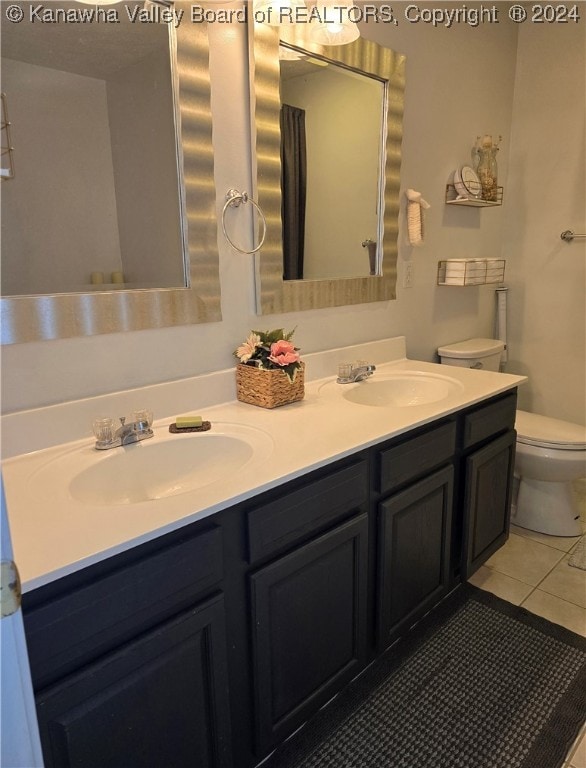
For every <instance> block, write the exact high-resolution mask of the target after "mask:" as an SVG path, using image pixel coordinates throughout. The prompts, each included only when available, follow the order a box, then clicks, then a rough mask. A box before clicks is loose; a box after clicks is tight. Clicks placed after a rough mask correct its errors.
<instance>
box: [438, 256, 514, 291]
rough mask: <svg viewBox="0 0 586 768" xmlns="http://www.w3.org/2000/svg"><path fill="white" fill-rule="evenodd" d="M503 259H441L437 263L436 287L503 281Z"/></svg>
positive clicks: (487, 283) (489, 283) (488, 283)
mask: <svg viewBox="0 0 586 768" xmlns="http://www.w3.org/2000/svg"><path fill="white" fill-rule="evenodd" d="M505 264H506V262H505V259H443V260H442V261H438V263H437V284H438V285H459V286H465V285H493V284H497V283H502V282H503V281H504V279H505Z"/></svg>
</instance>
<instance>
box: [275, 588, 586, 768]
mask: <svg viewBox="0 0 586 768" xmlns="http://www.w3.org/2000/svg"><path fill="white" fill-rule="evenodd" d="M585 717H586V640H585V639H584V638H581V637H579V636H578V635H575V634H574V633H572V632H569V631H568V630H566V629H564V628H563V627H560V626H558V625H556V624H552V623H550V622H548V621H546V620H545V619H542V618H541V617H539V616H535V615H533V614H530V613H529V612H528V611H526V610H525V609H523V608H518V607H517V606H513V605H511V604H510V603H507V602H505V601H504V600H500V599H499V598H497V597H494V596H493V595H490V594H488V593H487V592H483V591H482V590H479V589H477V588H475V587H472V586H471V585H463V586H460V587H459V588H458V589H457V590H456V591H455V593H452V595H450V596H449V597H448V598H447V599H446V600H444V601H443V602H442V603H441V604H440V606H438V607H437V608H436V609H434V610H433V611H432V612H431V613H430V614H428V615H427V616H426V617H425V618H424V619H423V621H421V622H420V623H419V624H418V625H417V626H416V627H415V628H414V629H413V630H411V632H410V633H409V634H408V635H406V636H405V637H404V638H402V639H401V640H400V641H398V642H397V643H396V644H395V645H393V646H392V647H391V648H390V649H389V650H388V651H387V652H386V653H385V655H384V656H383V657H382V659H380V660H377V661H376V662H375V663H374V664H373V665H371V667H369V668H368V669H367V670H366V671H365V672H364V673H363V675H361V677H359V678H358V679H357V680H355V681H354V682H353V683H352V684H351V686H350V687H349V689H347V690H346V691H344V692H342V693H341V694H340V695H339V696H338V697H337V698H336V699H334V701H333V702H331V703H330V704H329V705H328V706H327V707H326V708H324V709H323V710H321V711H320V712H319V713H317V715H316V716H315V717H314V718H313V719H312V721H310V722H309V723H308V724H307V725H306V726H305V727H304V728H303V729H302V730H301V731H299V732H298V733H297V734H296V735H295V736H293V737H292V738H291V739H290V740H289V741H288V742H286V744H285V745H283V746H282V747H280V748H279V749H278V750H277V751H276V752H275V753H273V755H272V757H271V758H269V760H268V761H266V762H265V763H264V764H263V768H560V767H561V766H562V764H563V762H564V758H565V756H566V754H567V752H568V750H569V748H570V747H571V745H572V743H573V741H574V740H575V738H576V737H577V735H578V733H579V730H580V727H581V724H582V723H583V722H584V719H585Z"/></svg>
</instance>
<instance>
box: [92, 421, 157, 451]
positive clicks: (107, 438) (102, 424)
mask: <svg viewBox="0 0 586 768" xmlns="http://www.w3.org/2000/svg"><path fill="white" fill-rule="evenodd" d="M133 418H134V420H133V421H129V422H128V423H127V422H126V417H125V416H121V417H120V426H119V427H118V429H117V430H116V431H115V432H114V431H113V429H114V426H113V422H112V419H98V420H97V421H95V422H94V434H95V436H96V438H97V440H96V445H95V447H96V448H97V450H98V451H106V450H108V448H117V447H118V446H121V445H130V444H131V443H138V442H139V441H140V440H146V439H147V438H149V437H153V435H154V434H155V433H154V432H153V430H152V429H151V424H152V414H151V413H150V412H148V411H137V412H136V413H135V414H134V417H133Z"/></svg>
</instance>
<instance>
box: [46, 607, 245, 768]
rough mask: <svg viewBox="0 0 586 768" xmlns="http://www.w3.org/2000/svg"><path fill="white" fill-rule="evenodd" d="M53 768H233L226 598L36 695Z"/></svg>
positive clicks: (48, 765)
mask: <svg viewBox="0 0 586 768" xmlns="http://www.w3.org/2000/svg"><path fill="white" fill-rule="evenodd" d="M37 710H38V717H39V727H40V733H41V741H42V746H43V755H44V759H45V766H46V768H65V766H67V767H69V766H80V768H81V767H82V766H83V768H154V767H155V766H165V768H172V767H174V768H186V767H187V766H194V768H195V766H197V768H229V766H231V765H232V760H231V743H230V718H229V707H228V678H227V673H226V649H225V630H224V606H223V599H222V597H221V596H217V597H215V598H212V599H211V600H209V601H206V602H205V603H203V604H202V605H200V606H197V607H196V608H194V609H192V610H190V611H187V612H185V613H183V614H181V615H180V616H178V617H176V618H174V619H172V620H171V621H168V622H165V623H164V624H163V625H161V626H159V627H157V628H156V629H154V630H152V631H151V632H148V633H146V634H145V635H143V636H141V637H138V638H136V639H134V640H133V641H132V642H129V643H127V644H126V645H124V646H122V647H121V648H118V649H117V650H115V651H113V652H112V653H110V654H108V655H106V656H105V657H104V658H102V659H100V660H98V661H96V662H95V663H93V664H90V665H88V666H86V667H83V668H82V669H81V670H80V671H78V672H77V673H75V674H73V675H70V676H68V677H66V678H65V679H64V680H62V681H60V682H59V683H58V684H56V685H54V686H51V687H49V688H48V689H46V690H44V691H41V692H39V693H38V694H37Z"/></svg>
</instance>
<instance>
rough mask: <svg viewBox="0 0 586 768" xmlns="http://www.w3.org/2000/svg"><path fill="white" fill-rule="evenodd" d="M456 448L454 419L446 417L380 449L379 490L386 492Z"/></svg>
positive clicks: (442, 460) (445, 458)
mask: <svg viewBox="0 0 586 768" xmlns="http://www.w3.org/2000/svg"><path fill="white" fill-rule="evenodd" d="M455 450H456V423H455V422H454V421H449V422H447V423H445V424H442V425H441V426H439V427H435V428H434V429H430V430H429V431H428V432H425V433H424V434H422V435H418V436H417V437H412V438H410V439H407V440H402V442H400V443H399V444H398V445H394V446H392V447H391V448H387V449H386V450H384V451H380V452H379V457H378V458H379V462H378V464H379V476H378V491H379V492H380V493H386V492H387V491H390V490H392V489H393V488H396V487H397V486H399V485H402V484H403V483H406V482H409V481H410V480H413V479H415V478H416V477H420V476H421V475H423V474H425V473H427V472H430V471H431V470H433V469H436V468H437V467H439V466H441V465H442V464H444V463H445V462H446V461H448V460H449V459H450V458H451V457H452V456H453V455H454V452H455Z"/></svg>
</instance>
